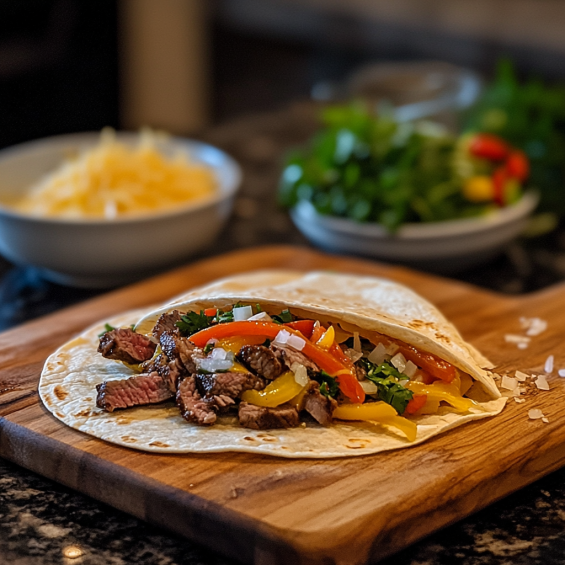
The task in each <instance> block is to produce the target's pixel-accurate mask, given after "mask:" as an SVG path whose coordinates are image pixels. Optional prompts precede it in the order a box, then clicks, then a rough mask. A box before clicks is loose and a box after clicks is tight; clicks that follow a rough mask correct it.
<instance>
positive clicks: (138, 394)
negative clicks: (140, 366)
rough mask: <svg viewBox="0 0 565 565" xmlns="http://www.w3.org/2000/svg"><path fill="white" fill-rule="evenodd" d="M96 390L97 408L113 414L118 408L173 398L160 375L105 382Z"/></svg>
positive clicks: (154, 374) (152, 374) (153, 374)
mask: <svg viewBox="0 0 565 565" xmlns="http://www.w3.org/2000/svg"><path fill="white" fill-rule="evenodd" d="M96 390H97V391H98V395H97V397H96V406H98V407H99V408H103V409H104V410H106V411H107V412H113V411H114V410H116V409H117V408H131V407H132V406H142V405H144V404H157V403H159V402H163V401H164V400H167V399H169V398H172V396H173V393H172V392H171V391H170V389H169V387H168V385H167V383H166V382H165V380H164V379H163V377H161V375H159V374H158V373H150V374H147V375H137V376H135V377H129V378H128V379H120V380H115V381H104V382H103V383H101V384H99V385H96Z"/></svg>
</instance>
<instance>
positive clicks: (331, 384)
mask: <svg viewBox="0 0 565 565" xmlns="http://www.w3.org/2000/svg"><path fill="white" fill-rule="evenodd" d="M315 376H316V380H317V381H318V382H319V381H321V384H320V394H323V395H324V396H327V397H330V398H335V397H336V396H337V394H338V392H339V385H338V384H337V381H336V380H335V379H334V378H333V377H332V376H331V375H328V373H326V372H325V371H320V372H319V373H318V374H317V375H315Z"/></svg>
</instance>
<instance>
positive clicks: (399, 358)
mask: <svg viewBox="0 0 565 565" xmlns="http://www.w3.org/2000/svg"><path fill="white" fill-rule="evenodd" d="M390 362H391V363H392V365H393V366H394V367H396V368H397V369H398V370H399V371H400V372H401V373H403V372H404V369H405V368H406V357H404V355H402V353H397V354H396V355H395V356H394V357H393V358H392V359H391V360H390Z"/></svg>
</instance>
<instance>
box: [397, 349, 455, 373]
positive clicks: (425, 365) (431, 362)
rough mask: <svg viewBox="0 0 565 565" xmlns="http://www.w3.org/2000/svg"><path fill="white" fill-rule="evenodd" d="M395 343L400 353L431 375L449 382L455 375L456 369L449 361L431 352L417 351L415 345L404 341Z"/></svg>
mask: <svg viewBox="0 0 565 565" xmlns="http://www.w3.org/2000/svg"><path fill="white" fill-rule="evenodd" d="M395 343H396V344H397V345H398V347H399V351H400V353H402V355H404V357H406V359H408V360H409V361H412V363H414V365H417V366H418V367H420V368H421V369H423V370H424V371H425V372H427V373H429V374H430V375H431V376H432V377H435V378H436V379H441V380H442V381H445V382H446V383H450V382H451V381H453V379H454V378H455V376H456V375H457V371H456V369H455V367H454V366H453V365H452V364H451V363H448V362H447V361H444V360H443V359H440V358H439V357H436V356H435V355H432V354H431V353H424V352H422V351H418V350H417V349H416V348H415V347H412V346H411V345H408V344H406V343H398V342H396V341H395Z"/></svg>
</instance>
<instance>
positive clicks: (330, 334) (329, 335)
mask: <svg viewBox="0 0 565 565" xmlns="http://www.w3.org/2000/svg"><path fill="white" fill-rule="evenodd" d="M334 340H335V330H334V327H333V326H330V327H329V328H328V329H327V330H326V331H325V332H324V333H323V335H322V337H321V338H320V339H319V340H318V341H317V342H316V345H317V346H318V347H321V348H322V349H325V350H326V351H327V350H328V349H329V348H330V347H331V346H332V345H333V343H334Z"/></svg>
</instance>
